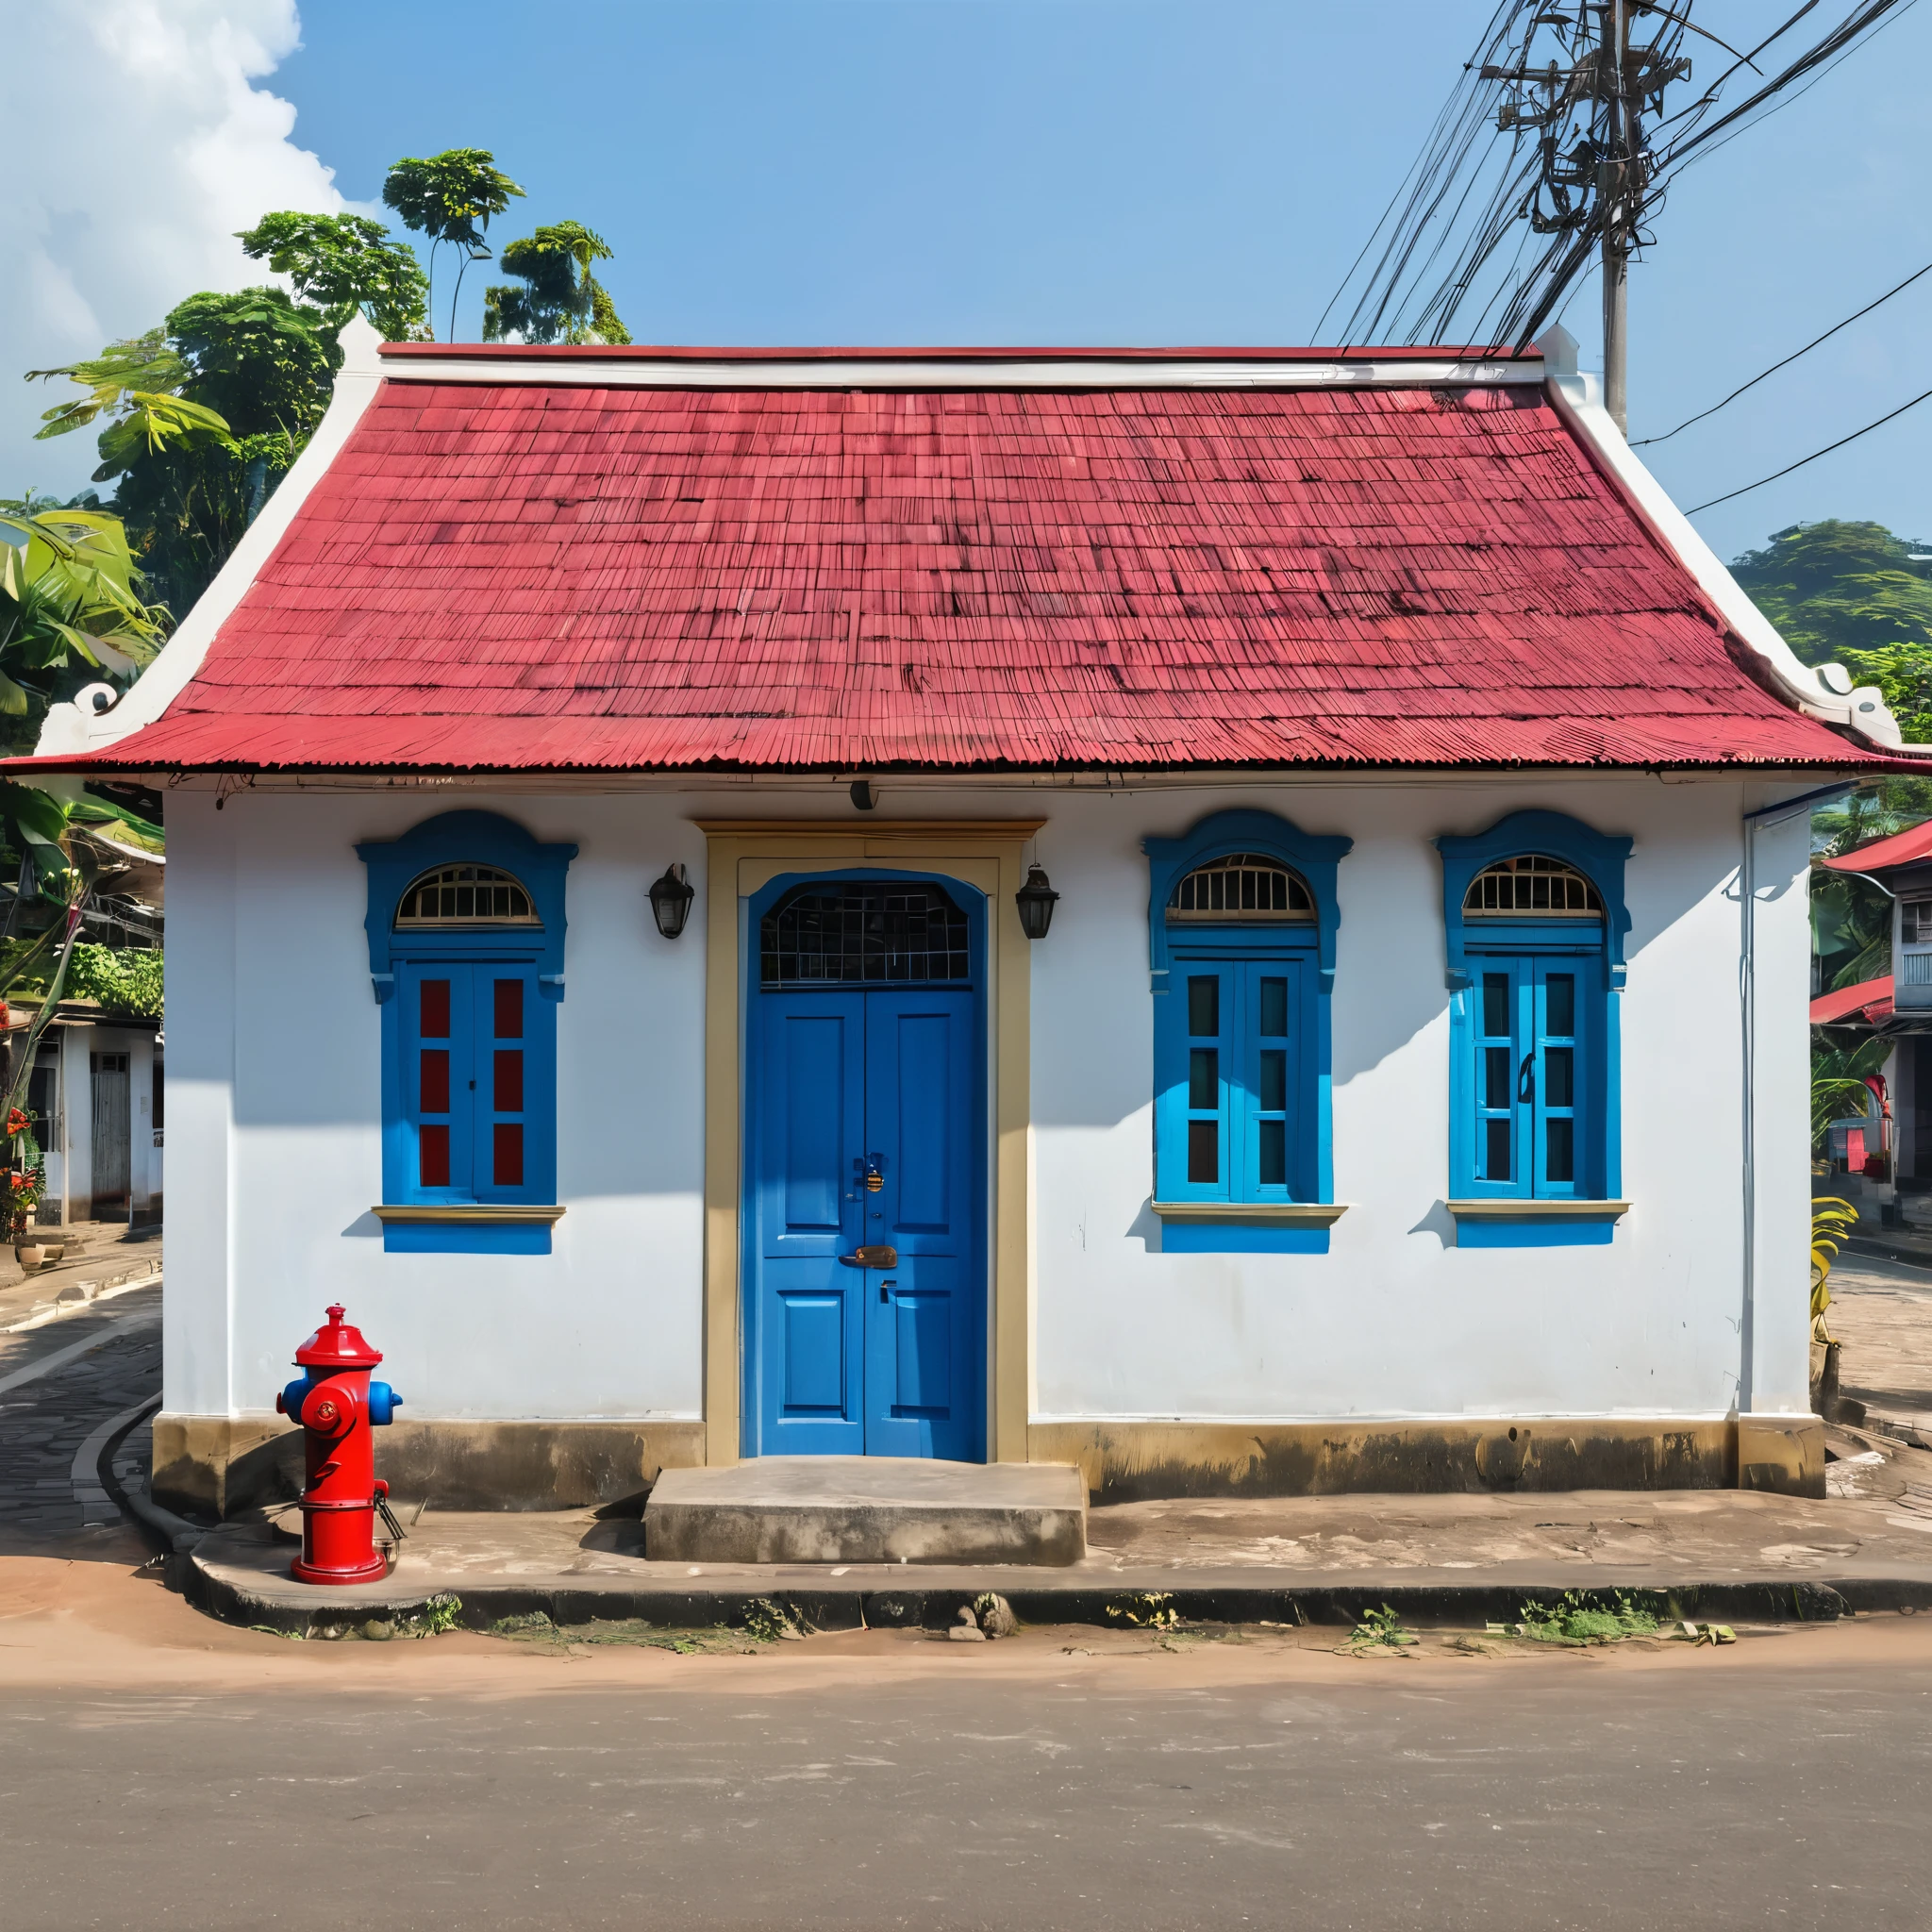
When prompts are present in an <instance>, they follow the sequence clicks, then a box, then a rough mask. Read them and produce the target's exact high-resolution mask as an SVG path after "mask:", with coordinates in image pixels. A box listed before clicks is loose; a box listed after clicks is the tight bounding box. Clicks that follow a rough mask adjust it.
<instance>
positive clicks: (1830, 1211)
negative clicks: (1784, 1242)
mask: <svg viewBox="0 0 1932 1932" xmlns="http://www.w3.org/2000/svg"><path fill="white" fill-rule="evenodd" d="M1857 1224H1858V1210H1857V1208H1854V1207H1853V1206H1852V1204H1851V1203H1850V1202H1849V1201H1843V1200H1840V1198H1839V1197H1838V1196H1837V1195H1836V1194H1820V1195H1818V1196H1817V1197H1816V1198H1815V1199H1814V1200H1813V1201H1812V1203H1811V1339H1812V1341H1827V1342H1828V1341H1832V1340H1833V1336H1832V1334H1831V1331H1830V1330H1829V1329H1828V1328H1826V1327H1825V1325H1824V1311H1825V1309H1826V1308H1828V1307H1830V1306H1831V1288H1830V1282H1831V1264H1832V1263H1833V1262H1834V1261H1836V1260H1837V1259H1838V1252H1839V1250H1840V1248H1841V1247H1842V1246H1843V1245H1844V1240H1845V1236H1846V1235H1847V1234H1849V1233H1850V1232H1851V1230H1852V1229H1853V1228H1854V1227H1856V1226H1857Z"/></svg>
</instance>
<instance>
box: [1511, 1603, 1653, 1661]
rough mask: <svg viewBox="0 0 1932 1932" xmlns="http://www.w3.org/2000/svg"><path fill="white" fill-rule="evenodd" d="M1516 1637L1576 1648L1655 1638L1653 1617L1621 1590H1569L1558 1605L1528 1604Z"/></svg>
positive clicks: (1525, 1605)
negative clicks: (1594, 1644)
mask: <svg viewBox="0 0 1932 1932" xmlns="http://www.w3.org/2000/svg"><path fill="white" fill-rule="evenodd" d="M1516 1629H1517V1633H1518V1635H1520V1636H1523V1637H1527V1638H1529V1639H1531V1640H1532V1641H1534V1642H1537V1643H1557V1644H1566V1645H1570V1646H1573V1647H1574V1646H1579V1645H1586V1644H1592V1643H1621V1642H1622V1641H1624V1638H1626V1637H1655V1636H1656V1635H1657V1617H1656V1614H1655V1613H1654V1612H1653V1611H1652V1610H1650V1609H1648V1608H1647V1607H1645V1606H1644V1605H1643V1604H1641V1603H1640V1602H1639V1601H1638V1600H1637V1599H1636V1598H1634V1597H1632V1596H1630V1595H1628V1594H1627V1593H1626V1592H1624V1591H1610V1592H1605V1591H1595V1590H1569V1591H1564V1592H1563V1597H1562V1600H1561V1602H1559V1603H1557V1604H1555V1605H1548V1604H1542V1603H1538V1602H1535V1601H1531V1602H1529V1603H1526V1604H1524V1607H1523V1614H1522V1619H1521V1621H1520V1622H1519V1623H1518V1624H1517V1625H1516Z"/></svg>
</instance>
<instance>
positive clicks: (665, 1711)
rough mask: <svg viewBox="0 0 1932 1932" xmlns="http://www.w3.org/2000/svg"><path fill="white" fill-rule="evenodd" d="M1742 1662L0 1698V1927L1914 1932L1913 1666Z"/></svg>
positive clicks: (1917, 1858)
mask: <svg viewBox="0 0 1932 1932" xmlns="http://www.w3.org/2000/svg"><path fill="white" fill-rule="evenodd" d="M262 1641H264V1642H266V1641H268V1640H262ZM444 1641H457V1642H462V1643H468V1644H476V1645H481V1644H484V1643H487V1641H488V1640H484V1639H458V1640H438V1642H439V1643H440V1642H444ZM1761 1641H1762V1642H1763V1643H1764V1644H1766V1645H1767V1646H1770V1647H1776V1646H1780V1645H1787V1644H1790V1645H1792V1646H1794V1647H1793V1648H1791V1649H1790V1650H1789V1651H1788V1652H1787V1653H1786V1654H1785V1655H1784V1656H1783V1657H1782V1658H1767V1659H1765V1660H1764V1661H1762V1662H1757V1663H1751V1664H1747V1665H1746V1666H1745V1667H1741V1668H1733V1669H1718V1668H1710V1669H1707V1670H1704V1671H1703V1674H1696V1673H1695V1672H1693V1671H1691V1670H1689V1669H1686V1670H1679V1671H1651V1672H1644V1671H1624V1670H1620V1669H1617V1668H1615V1667H1613V1666H1612V1667H1603V1666H1597V1665H1592V1664H1591V1663H1589V1662H1573V1661H1571V1660H1569V1659H1562V1658H1559V1659H1553V1660H1551V1667H1550V1668H1542V1667H1541V1666H1537V1667H1533V1668H1530V1669H1525V1670H1520V1671H1519V1670H1517V1669H1515V1668H1513V1667H1508V1666H1500V1667H1499V1666H1496V1665H1493V1664H1490V1663H1486V1662H1484V1661H1483V1660H1481V1659H1470V1660H1468V1661H1467V1663H1466V1664H1462V1665H1459V1666H1458V1665H1457V1664H1454V1663H1448V1662H1441V1663H1431V1662H1424V1663H1422V1664H1405V1663H1402V1662H1398V1661H1396V1660H1393V1659H1390V1660H1388V1661H1386V1662H1385V1661H1377V1662H1374V1663H1368V1664H1351V1663H1347V1662H1344V1661H1341V1660H1329V1659H1323V1660H1322V1661H1323V1662H1324V1666H1325V1668H1324V1670H1323V1671H1322V1672H1319V1673H1318V1674H1316V1675H1315V1676H1313V1677H1312V1678H1311V1677H1310V1676H1309V1675H1308V1674H1307V1668H1306V1666H1307V1659H1302V1660H1300V1664H1299V1665H1298V1667H1296V1668H1293V1669H1289V1668H1287V1667H1285V1666H1284V1667H1283V1669H1282V1671H1281V1672H1280V1674H1278V1675H1277V1674H1275V1673H1274V1672H1272V1671H1271V1670H1270V1668H1269V1666H1268V1665H1267V1663H1266V1662H1265V1660H1262V1659H1257V1660H1256V1665H1257V1671H1256V1674H1255V1676H1254V1678H1253V1679H1252V1680H1250V1681H1246V1682H1241V1681H1231V1680H1229V1679H1227V1678H1226V1677H1225V1676H1224V1675H1222V1674H1215V1675H1212V1676H1209V1677H1208V1678H1206V1679H1203V1678H1202V1677H1200V1676H1199V1675H1197V1674H1192V1673H1191V1672H1190V1670H1189V1668H1188V1661H1187V1660H1185V1659H1172V1660H1170V1659H1163V1658H1158V1657H1147V1658H1142V1659H1140V1660H1138V1661H1136V1662H1134V1663H1133V1666H1132V1668H1127V1667H1125V1666H1119V1667H1109V1668H1108V1670H1105V1671H1093V1670H1091V1669H1083V1668H1082V1660H1080V1659H1077V1658H1073V1657H1068V1656H1067V1655H1066V1654H1065V1651H1064V1648H1051V1649H1049V1648H1048V1647H1047V1645H1046V1643H1045V1642H1044V1641H1041V1647H1040V1651H1039V1653H1038V1654H1036V1655H1035V1656H1034V1657H1032V1658H1031V1659H1030V1660H1027V1659H1023V1658H1022V1657H1018V1656H1015V1657H1011V1658H1010V1659H1009V1660H1008V1667H1007V1668H1005V1669H1003V1670H1001V1671H1000V1672H999V1673H998V1674H989V1672H988V1670H987V1669H986V1668H985V1665H984V1663H983V1660H982V1657H983V1654H982V1657H975V1658H974V1659H973V1660H972V1663H971V1664H968V1663H967V1662H966V1660H964V1659H959V1660H958V1666H959V1667H958V1670H957V1673H955V1674H949V1673H948V1672H947V1671H943V1670H942V1671H941V1672H940V1673H939V1674H924V1673H922V1674H917V1675H915V1676H914V1677H912V1678H910V1679H899V1680H894V1679H893V1678H892V1676H891V1672H890V1671H884V1672H882V1671H880V1670H879V1669H877V1667H876V1666H874V1664H872V1663H871V1662H870V1661H869V1660H867V1659H865V1658H860V1657H853V1658H850V1659H847V1660H844V1661H843V1662H842V1663H841V1664H839V1665H838V1666H837V1667H836V1668H835V1669H833V1671H832V1672H831V1674H830V1675H829V1676H828V1675H826V1674H824V1669H823V1667H821V1668H820V1669H817V1670H814V1671H813V1672H811V1673H810V1675H811V1676H812V1677H813V1679H814V1681H812V1682H811V1683H809V1684H808V1685H806V1684H801V1685H793V1684H791V1683H790V1682H789V1681H788V1678H787V1675H786V1662H784V1661H778V1662H774V1661H768V1660H766V1659H762V1658H749V1659H735V1658H734V1659H719V1658H692V1659H683V1658H679V1659H666V1660H665V1661H666V1662H667V1664H671V1665H673V1666H675V1667H677V1668H680V1669H682V1670H683V1671H684V1672H685V1673H686V1675H685V1677H684V1679H683V1681H682V1682H676V1681H675V1680H671V1679H667V1680H665V1681H663V1682H659V1683H657V1684H653V1685H641V1684H634V1685H626V1686H618V1685H612V1684H609V1683H602V1684H600V1683H596V1682H593V1681H591V1680H589V1679H587V1680H586V1681H585V1682H584V1684H583V1686H582V1688H581V1689H575V1688H565V1689H558V1690H551V1691H535V1692H531V1691H527V1690H525V1691H522V1692H519V1693H516V1694H491V1691H489V1690H488V1689H487V1688H485V1687H483V1686H481V1685H478V1684H476V1683H475V1682H474V1681H472V1682H470V1683H469V1685H468V1686H467V1688H466V1689H465V1690H463V1691H460V1692H458V1691H455V1690H454V1688H453V1687H451V1688H446V1689H445V1690H444V1691H442V1692H441V1694H439V1693H438V1691H437V1689H436V1688H435V1687H434V1685H431V1684H425V1682H421V1681H413V1674H411V1677H410V1678H407V1679H402V1680H399V1681H398V1682H397V1683H396V1684H395V1685H394V1686H393V1687H392V1688H391V1690H389V1691H387V1692H384V1693H381V1694H370V1692H369V1691H368V1690H367V1689H366V1688H364V1689H358V1690H349V1691H340V1690H339V1691H329V1690H328V1689H326V1688H325V1686H324V1685H322V1684H321V1683H317V1684H316V1685H315V1686H314V1687H313V1688H311V1689H304V1690H295V1691H291V1690H287V1689H283V1690H278V1691H273V1692H264V1691H262V1690H261V1689H260V1688H258V1687H257V1686H255V1685H252V1684H251V1683H250V1682H248V1681H247V1678H248V1677H249V1676H250V1675H252V1674H253V1673H250V1672H246V1671H238V1672H237V1674H236V1677H237V1680H236V1681H235V1682H234V1683H233V1685H232V1686H231V1687H230V1688H227V1689H225V1690H215V1691H197V1692H193V1693H189V1694H184V1693H182V1692H181V1691H158V1692H145V1691H141V1690H139V1689H134V1688H120V1689H115V1690H111V1691H103V1690H98V1689H88V1688H85V1687H81V1688H75V1689H67V1690H59V1691H52V1690H50V1691H44V1692H38V1693H37V1692H35V1691H31V1690H25V1691H20V1690H16V1691H14V1693H13V1694H11V1695H9V1696H8V1699H7V1702H6V1707H5V1711H4V1715H0V1816H4V1818H5V1821H6V1825H5V1832H4V1836H0V1897H4V1898H5V1900H6V1901H7V1903H6V1905H5V1907H4V1910H0V1916H4V1918H5V1921H6V1923H7V1924H8V1925H9V1926H11V1927H15V1928H19V1932H28V1928H40V1927H55V1926H59V1927H74V1926H94V1925H100V1926H122V1925H128V1926H132V1925H172V1924H181V1925H196V1926H231V1925H233V1926H242V1925H251V1926H254V1925H264V1924H276V1925H283V1924H286V1925H293V1926H303V1927H307V1926H316V1927H324V1926H327V1927H337V1928H340V1927H347V1926H365V1925H367V1926H375V1925H387V1926H397V1925H402V1926H419V1925H436V1926H441V1925H458V1924H461V1925H484V1926H553V1925H554V1926H604V1925H625V1926H635V1925H640V1924H649V1925H650V1926H652V1927H654V1928H656V1927H684V1926H706V1927H724V1926H732V1927H738V1926H743V1927H752V1926H758V1927H765V1926H829V1925H837V1926H841V1927H872V1926H881V1927H883V1926H901V1925H922V1926H943V1927H951V1926H961V1927H967V1926H1001V1927H1005V1926H1016V1927H1018V1926H1025V1927H1034V1926H1042V1925H1044V1926H1055V1927H1069V1928H1075V1927H1078V1928H1084V1927H1094V1928H1102V1927H1105V1928H1109V1932H1124V1928H1139V1927H1149V1928H1153V1927H1163V1928H1169V1927H1175V1926H1181V1927H1193V1926H1200V1927H1209V1926H1234V1925H1245V1924H1252V1925H1310V1926H1338V1927H1351V1926H1365V1927H1366V1926H1410V1925H1414V1926H1427V1927H1457V1926H1500V1927H1514V1926H1523V1927H1538V1928H1549V1927H1560V1926H1607V1925H1614V1926H1620V1927H1624V1926H1627V1927H1642V1926H1664V1925H1669V1926H1673V1927H1678V1926H1686V1925H1693V1926H1698V1927H1701V1928H1710V1927H1729V1926H1738V1927H1743V1926H1759V1925H1764V1924H1780V1925H1799V1926H1811V1925H1818V1926H1823V1925H1827V1924H1831V1925H1846V1924H1852V1925H1857V1926H1861V1927H1892V1926H1897V1927H1907V1926H1913V1927H1917V1926H1922V1925H1924V1924H1925V1923H1926V1920H1927V1916H1928V1909H1932V1897H1928V1891H1932V1851H1928V1846H1927V1842H1926V1834H1925V1819H1926V1816H1927V1804H1928V1800H1932V1744H1928V1740H1927V1728H1928V1720H1932V1699H1928V1693H1932V1660H1927V1659H1926V1658H1925V1655H1924V1649H1923V1647H1922V1648H1921V1650H1920V1652H1919V1656H1920V1659H1921V1660H1920V1661H1918V1662H1917V1663H1916V1664H1914V1665H1912V1666H1910V1667H1909V1668H1907V1669H1903V1670H1902V1669H1901V1668H1900V1667H1899V1665H1898V1662H1897V1660H1896V1659H1890V1660H1885V1659H1880V1658H1876V1657H1874V1659H1873V1660H1872V1661H1871V1662H1869V1663H1863V1664H1860V1663H1857V1662H1852V1663H1846V1662H1844V1661H1843V1660H1841V1659H1840V1661H1838V1662H1837V1663H1836V1664H1834V1665H1833V1666H1832V1667H1830V1668H1828V1669H1819V1668H1817V1667H1814V1666H1812V1665H1810V1664H1808V1663H1807V1662H1806V1661H1805V1660H1804V1658H1803V1656H1802V1651H1801V1650H1800V1649H1798V1648H1796V1647H1795V1646H1802V1645H1803V1644H1804V1643H1805V1642H1806V1641H1807V1640H1806V1639H1805V1638H1804V1637H1802V1636H1801V1637H1798V1638H1796V1639H1782V1638H1774V1639H1765V1640H1761ZM1026 1642H1027V1640H1022V1644H1021V1646H1016V1648H1021V1647H1024V1645H1025V1644H1026ZM434 1647H435V1646H434V1645H431V1646H423V1645H416V1646H411V1648H412V1649H414V1650H415V1651H417V1652H418V1653H419V1655H420V1654H421V1653H423V1652H424V1651H425V1649H427V1648H434ZM500 1647H501V1646H499V1648H500ZM308 1648H310V1649H314V1648H316V1646H308ZM346 1648H347V1647H346V1646H344V1647H341V1648H340V1649H339V1650H338V1655H341V1654H342V1653H343V1652H344V1651H345V1650H346ZM369 1648H373V1646H369ZM805 1661H806V1660H805V1659H800V1664H801V1665H802V1664H803V1663H804V1662H805ZM945 1661H946V1662H947V1663H948V1664H949V1665H950V1664H951V1663H952V1662H953V1661H954V1660H952V1659H946V1660H945ZM554 1668H555V1669H556V1670H557V1671H558V1673H559V1674H568V1673H569V1672H570V1670H571V1668H572V1667H571V1665H570V1664H569V1663H568V1662H560V1663H558V1664H557V1665H555V1666H554ZM1458 1668H1459V1669H1462V1670H1463V1671H1465V1672H1466V1674H1464V1675H1463V1676H1461V1677H1460V1678H1459V1679H1458V1678H1457V1677H1455V1676H1454V1675H1453V1673H1454V1672H1455V1671H1456V1670H1457V1669H1458ZM721 1672H728V1673H735V1674H736V1677H735V1679H733V1680H729V1681H720V1682H717V1683H716V1684H715V1686H714V1687H708V1685H707V1678H708V1677H715V1676H716V1674H719V1673H721ZM760 1672H765V1673H769V1677H768V1679H767V1680H766V1682H765V1684H764V1686H763V1687H762V1688H761V1687H760V1686H759V1685H758V1683H757V1682H756V1681H754V1682H753V1683H752V1684H750V1685H749V1686H748V1685H747V1684H746V1683H745V1682H744V1681H743V1679H744V1675H745V1674H746V1673H754V1674H756V1673H760ZM1411 1673H1413V1674H1411ZM1271 1679H1272V1680H1271Z"/></svg>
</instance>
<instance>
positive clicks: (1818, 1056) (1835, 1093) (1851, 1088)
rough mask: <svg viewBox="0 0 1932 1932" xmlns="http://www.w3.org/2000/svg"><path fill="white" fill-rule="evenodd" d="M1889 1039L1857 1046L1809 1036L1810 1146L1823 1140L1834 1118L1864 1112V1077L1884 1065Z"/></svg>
mask: <svg viewBox="0 0 1932 1932" xmlns="http://www.w3.org/2000/svg"><path fill="white" fill-rule="evenodd" d="M1891 1049H1892V1041H1890V1040H1887V1039H1884V1038H1883V1037H1880V1036H1874V1038H1872V1039H1869V1040H1861V1041H1858V1043H1857V1045H1856V1046H1830V1045H1827V1044H1825V1043H1824V1041H1821V1040H1820V1039H1819V1036H1818V1034H1817V1033H1816V1032H1814V1033H1813V1034H1812V1036H1811V1145H1812V1146H1813V1147H1814V1148H1815V1147H1817V1145H1818V1144H1819V1142H1820V1141H1823V1140H1824V1130H1825V1129H1826V1128H1827V1127H1828V1126H1830V1124H1832V1122H1833V1121H1835V1120H1842V1119H1845V1118H1847V1117H1849V1116H1850V1115H1852V1114H1855V1113H1859V1114H1861V1113H1863V1112H1864V1111H1865V1102H1866V1099H1867V1097H1868V1096H1869V1094H1870V1093H1871V1089H1870V1088H1868V1087H1867V1086H1866V1085H1865V1076H1866V1074H1875V1073H1877V1072H1878V1070H1879V1069H1880V1068H1881V1067H1882V1066H1884V1064H1885V1061H1886V1057H1887V1056H1888V1055H1889V1054H1890V1052H1891Z"/></svg>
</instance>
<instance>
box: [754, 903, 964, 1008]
mask: <svg viewBox="0 0 1932 1932" xmlns="http://www.w3.org/2000/svg"><path fill="white" fill-rule="evenodd" d="M968 950H969V949H968V946H967V942H966V915H965V913H963V912H962V911H960V909H959V908H958V907H957V906H955V905H954V904H953V902H952V900H950V899H949V898H947V896H946V895H945V893H944V892H943V891H941V890H940V888H939V887H938V886H935V885H896V884H892V883H890V882H888V881H886V880H881V879H853V880H850V881H845V880H837V879H833V880H827V881H826V882H824V884H822V885H811V886H801V887H799V888H798V890H797V891H794V892H791V893H790V894H788V895H787V896H786V897H785V898H784V899H782V900H781V901H780V902H779V903H778V904H777V905H776V906H774V908H772V910H771V911H769V912H768V913H766V914H765V916H764V917H763V919H761V920H760V921H759V922H758V984H759V985H760V986H763V987H781V986H885V985H900V986H933V985H944V984H950V983H956V982H958V981H962V980H967V979H970V978H971V977H972V969H971V967H970V965H969V964H968Z"/></svg>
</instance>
